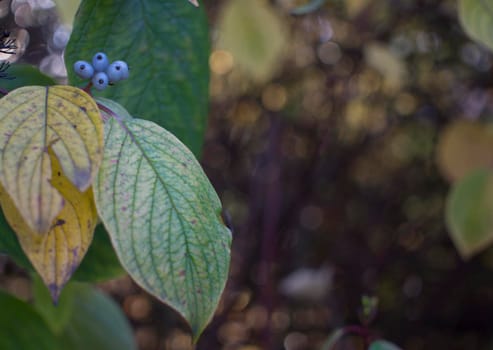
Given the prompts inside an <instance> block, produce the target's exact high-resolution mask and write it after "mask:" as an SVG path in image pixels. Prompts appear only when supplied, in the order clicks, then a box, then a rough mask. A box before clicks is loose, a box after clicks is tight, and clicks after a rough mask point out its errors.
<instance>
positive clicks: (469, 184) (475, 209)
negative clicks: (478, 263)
mask: <svg viewBox="0 0 493 350" xmlns="http://www.w3.org/2000/svg"><path fill="white" fill-rule="evenodd" d="M446 221H447V226H448V228H449V233H450V236H451V238H452V241H453V242H454V243H455V246H456V248H457V249H458V251H459V253H460V254H461V256H462V257H463V258H464V259H467V258H470V257H471V256H472V255H474V254H476V253H477V252H479V251H481V250H482V249H484V248H486V247H487V246H488V245H490V243H491V242H493V173H492V172H491V171H490V170H484V169H481V170H477V171H474V172H473V173H471V174H469V175H468V176H466V177H464V178H463V179H462V180H460V181H459V182H457V183H456V184H455V185H454V186H453V188H452V191H451V192H450V194H449V197H448V200H447V207H446Z"/></svg>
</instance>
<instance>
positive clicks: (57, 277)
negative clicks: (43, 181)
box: [0, 151, 98, 300]
mask: <svg viewBox="0 0 493 350" xmlns="http://www.w3.org/2000/svg"><path fill="white" fill-rule="evenodd" d="M49 153H50V155H51V157H50V158H51V164H52V168H53V178H52V180H51V182H52V185H53V186H54V187H55V188H56V189H57V190H59V191H60V193H61V195H62V196H63V197H64V198H65V206H64V207H63V209H62V211H61V212H60V213H59V214H58V215H57V216H56V218H55V219H54V220H53V222H52V224H51V226H50V230H49V231H48V233H45V234H39V233H37V232H34V231H33V230H32V229H31V228H30V227H29V226H28V225H27V223H26V222H25V221H24V220H23V218H22V216H21V215H20V213H19V211H18V210H17V209H16V207H15V205H14V203H13V202H12V199H11V198H10V197H9V195H8V194H7V193H6V192H5V191H4V189H3V188H1V191H0V204H1V205H2V209H3V212H4V214H5V217H6V219H7V221H8V222H9V224H10V226H12V228H13V229H14V231H15V232H16V233H17V237H18V238H19V242H20V243H21V246H22V249H23V250H24V252H25V253H26V255H27V257H28V258H29V260H30V261H31V263H32V264H33V266H34V268H35V269H36V271H38V273H39V275H40V276H41V278H42V279H43V281H44V283H45V284H46V286H47V287H48V289H49V290H50V293H51V296H52V298H53V300H57V299H58V296H59V294H60V291H61V289H62V287H63V286H64V284H65V283H66V282H67V281H68V280H69V279H70V276H72V274H73V273H74V271H75V269H76V268H77V267H78V266H79V264H80V262H81V261H82V258H83V257H84V255H85V254H86V252H87V249H88V247H89V245H90V244H91V241H92V237H93V233H94V228H95V227H96V224H97V221H98V216H97V213H96V207H95V205H94V199H93V195H92V190H91V189H88V190H87V191H86V192H84V193H81V192H79V190H78V189H77V188H76V187H75V186H74V185H73V184H72V183H71V182H70V181H69V180H68V179H67V177H66V176H65V175H64V174H63V172H62V169H61V168H60V164H59V163H58V161H57V160H56V158H55V156H54V155H53V154H52V152H51V151H50V152H49Z"/></svg>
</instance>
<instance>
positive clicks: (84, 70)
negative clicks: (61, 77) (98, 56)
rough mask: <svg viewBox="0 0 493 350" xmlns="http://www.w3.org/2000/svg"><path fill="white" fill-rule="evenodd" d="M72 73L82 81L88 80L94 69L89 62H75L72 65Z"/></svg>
mask: <svg viewBox="0 0 493 350" xmlns="http://www.w3.org/2000/svg"><path fill="white" fill-rule="evenodd" d="M74 71H75V74H77V75H78V76H79V77H81V78H82V79H89V78H91V77H92V76H93V74H94V68H93V67H92V65H91V64H90V63H89V62H86V61H77V62H75V63H74Z"/></svg>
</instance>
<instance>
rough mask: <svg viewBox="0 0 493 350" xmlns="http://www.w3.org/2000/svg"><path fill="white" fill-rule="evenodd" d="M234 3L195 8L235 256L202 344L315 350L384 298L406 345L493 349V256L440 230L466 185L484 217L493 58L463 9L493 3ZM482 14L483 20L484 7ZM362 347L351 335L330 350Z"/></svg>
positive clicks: (157, 328)
mask: <svg viewBox="0 0 493 350" xmlns="http://www.w3.org/2000/svg"><path fill="white" fill-rule="evenodd" d="M239 3H240V2H239V1H223V0H203V1H200V6H204V7H205V8H206V9H207V11H208V14H209V21H210V25H211V37H212V39H213V43H214V48H213V51H212V53H211V55H210V57H209V66H210V70H211V81H210V91H211V98H212V106H211V112H210V116H211V119H210V121H209V126H208V133H207V137H206V145H205V147H204V155H203V158H202V163H203V164H204V166H205V168H206V171H207V174H208V175H209V176H210V178H211V180H212V183H213V184H214V185H215V187H216V189H217V190H218V192H219V194H220V197H221V199H222V201H223V204H224V207H225V209H226V212H227V215H226V216H227V217H229V218H230V221H231V223H232V227H233V231H234V247H233V248H234V249H233V261H232V266H231V273H230V282H229V284H228V290H227V291H226V292H225V294H224V296H223V302H222V304H221V307H220V310H218V313H217V317H216V319H215V320H214V321H213V323H212V325H211V327H209V328H208V329H207V330H206V331H205V333H204V336H203V337H202V339H201V340H200V341H199V344H198V349H243V350H256V349H265V348H268V349H281V348H282V349H288V350H296V349H319V348H320V346H322V345H323V344H324V341H326V340H327V337H328V335H329V334H330V333H331V332H332V331H334V330H336V331H335V332H336V335H340V333H337V330H339V329H340V327H342V326H344V325H346V324H351V323H355V322H357V320H358V312H357V310H358V308H359V307H360V301H361V295H365V294H367V295H373V296H375V297H377V298H378V315H377V316H376V318H375V319H374V321H373V327H374V328H375V329H378V330H380V332H381V335H382V337H384V338H385V339H389V340H390V341H392V343H395V344H398V345H399V347H400V348H402V349H406V350H421V349H451V350H454V349H457V350H459V349H480V350H482V349H491V346H492V344H493V339H492V337H493V329H492V327H491V318H492V315H493V279H492V278H491V275H492V273H493V249H491V248H488V247H487V245H486V241H485V242H483V243H480V244H479V246H480V248H481V250H479V248H478V250H474V251H475V252H477V254H476V255H474V256H472V255H471V254H472V252H473V250H470V251H469V250H467V249H470V248H471V246H469V248H459V249H466V250H465V251H468V252H469V253H470V254H464V253H463V255H471V257H470V258H469V259H468V260H467V261H464V260H463V259H462V257H461V254H459V252H458V250H457V249H456V247H455V246H454V240H452V239H451V238H450V236H449V234H450V232H453V230H448V229H447V227H446V226H445V212H446V209H447V210H451V208H452V207H453V206H452V204H453V202H454V200H453V198H454V196H456V194H454V193H457V192H459V194H460V192H461V191H460V187H461V186H463V185H464V182H465V185H467V181H469V182H470V181H473V185H472V187H474V188H475V189H474V191H470V192H469V193H468V195H471V194H474V195H476V196H477V197H476V198H477V199H476V200H474V199H473V200H472V201H469V202H464V201H462V202H461V203H460V204H461V205H462V207H461V206H459V207H458V208H457V209H454V210H456V211H458V212H459V214H460V215H459V214H457V215H453V216H454V220H456V221H461V220H462V219H461V218H463V219H464V220H466V221H467V220H469V219H468V216H467V215H466V214H471V215H472V216H471V217H472V219H474V217H475V216H478V215H479V214H480V213H479V212H477V211H476V210H475V209H474V204H477V203H479V202H478V200H479V197H481V196H484V195H485V192H484V186H483V187H481V183H482V184H484V183H485V182H484V181H486V180H484V179H486V178H489V176H487V175H484V174H486V173H485V172H484V171H485V170H478V169H479V168H491V165H492V162H491V158H490V157H491V155H490V153H491V152H490V151H489V149H490V148H491V147H490V142H491V136H490V128H491V127H490V124H491V122H492V120H493V118H492V115H493V113H492V112H493V83H492V79H491V71H492V63H493V56H492V54H491V53H490V51H489V50H488V49H487V48H486V47H485V46H483V45H488V44H487V42H485V41H484V39H479V40H481V42H482V43H483V44H480V43H478V42H476V41H474V40H473V39H471V37H469V36H468V34H466V33H465V31H464V29H463V27H462V26H461V23H463V24H464V23H465V19H464V18H463V17H464V15H462V16H461V17H462V18H460V17H459V15H458V14H459V11H463V6H464V5H465V4H468V5H469V4H470V5H471V6H475V7H478V6H482V4H483V5H484V4H485V3H488V1H474V0H459V1H456V0H400V1H385V0H374V1H370V0H331V1H326V2H325V3H324V4H323V5H322V6H321V7H318V8H317V9H315V10H314V11H310V12H309V13H307V14H306V15H301V16H293V15H291V14H290V13H291V11H292V10H293V9H296V8H299V7H301V6H304V5H306V4H308V3H312V1H308V0H275V1H268V0H263V1H261V0H256V1H251V2H250V1H243V2H241V4H239ZM243 3H245V4H243ZM250 3H251V4H250ZM313 3H315V1H313ZM249 4H250V5H249ZM252 4H262V5H258V6H253V5H252ZM235 6H236V9H237V10H235V11H236V13H235V14H234V16H233V22H234V23H232V24H231V23H230V24H228V25H226V23H227V20H226V18H227V12H228V11H233V10H229V9H231V8H233V9H235ZM238 9H240V10H238ZM259 12H260V15H258V13H259ZM475 13H476V14H475V15H474V16H477V17H476V18H473V19H472V20H471V23H475V25H476V24H477V25H481V26H483V24H482V23H484V22H485V20H483V19H480V18H482V17H484V16H487V15H488V13H487V11H475ZM229 16H231V14H229ZM235 16H236V17H235ZM251 16H254V19H251V18H252V17H251ZM480 16H482V17H480ZM249 18H250V20H249ZM260 18H267V19H266V20H262V21H260V20H259V19H260ZM274 18H275V19H274ZM229 21H231V20H229ZM486 21H488V19H487V20H486ZM248 23H250V24H248ZM228 26H231V27H230V28H233V29H228ZM225 28H226V29H225ZM466 30H467V31H468V33H469V34H471V35H472V38H476V39H478V37H477V36H475V34H474V33H473V31H474V30H475V29H469V28H468V25H467V24H466ZM481 30H483V29H481ZM225 31H227V33H224V32H225ZM490 32H491V31H489V30H486V31H484V33H485V34H484V35H485V36H486V37H487V38H486V40H491V35H490ZM225 36H226V38H228V39H227V40H226V41H225ZM226 43H227V45H226ZM242 45H243V46H242ZM252 47H253V49H251V48H252ZM243 48H250V49H249V50H248V51H247V52H246V53H245V52H243ZM281 48H282V49H281ZM274 49H275V50H274ZM250 50H252V51H250ZM256 60H258V61H259V64H258V67H257V65H256V64H255V63H256V62H255V61H256ZM264 60H265V61H264ZM266 62H267V63H268V64H266ZM259 67H261V68H262V70H261V74H260V76H261V77H262V79H259V78H258V72H257V71H256V70H257V69H259ZM265 67H267V68H265ZM259 71H260V70H259ZM478 174H483V175H482V176H483V177H482V178H480V179H479V180H478V176H480V177H481V175H478ZM471 178H472V180H471ZM481 179H483V180H484V181H483V182H481V181H480V180H481ZM486 182H487V181H486ZM451 186H454V187H453V188H452V190H451ZM449 192H450V198H448V197H449ZM466 192H467V191H466ZM487 192H488V191H486V193H487ZM466 194H467V193H466ZM468 203H470V204H471V206H468V207H467V208H464V205H468ZM452 209H453V208H452ZM461 215H462V216H461ZM485 215H486V216H483V217H482V219H481V218H478V219H480V220H487V219H488V217H487V214H485ZM461 222H462V221H461ZM460 225H463V224H460ZM461 227H463V226H461ZM469 227H474V225H473V226H469ZM478 227H479V226H478ZM465 232H467V230H466V231H465ZM492 232H493V231H492ZM456 243H457V242H456ZM476 243H477V242H476ZM458 246H459V247H460V243H459V244H458ZM466 246H467V243H466V245H465V247H466ZM8 266H9V265H7V268H8ZM265 266H268V268H264V267H265ZM7 270H8V269H7ZM325 270H327V271H332V274H331V278H329V279H326V280H324V283H326V285H325V288H326V292H325V293H320V294H319V296H320V298H318V299H317V300H314V299H311V300H306V299H304V300H299V299H295V298H292V297H291V296H289V295H286V294H283V293H282V290H281V287H280V286H281V285H283V283H282V282H283V281H285V280H286V279H287V278H288V277H292V276H293V273H294V272H300V271H305V274H309V275H298V277H297V279H295V282H296V283H299V284H301V285H300V286H299V290H306V289H308V290H310V288H311V287H312V286H320V285H321V283H320V281H317V278H320V279H322V278H326V274H324V273H316V271H322V272H323V271H325ZM265 271H267V272H265ZM310 271H311V272H310ZM313 276H315V278H312V277H313ZM317 276H320V277H317ZM11 280H13V279H9V280H7V281H4V282H3V283H4V284H6V285H8V286H11V284H12V282H8V281H11ZM0 282H1V281H0ZM307 286H308V287H307ZM105 288H106V290H108V291H110V292H111V293H112V294H113V295H114V296H115V297H116V298H117V300H119V301H121V303H122V305H123V307H124V310H125V313H126V315H127V316H128V317H129V318H130V319H131V320H132V322H133V325H134V327H135V332H136V337H137V340H138V342H139V348H140V349H157V348H159V346H161V347H163V346H164V348H166V349H191V340H190V336H189V335H188V334H187V333H186V328H184V326H183V324H182V323H180V321H179V320H176V319H173V318H172V317H171V316H170V313H169V312H166V310H165V309H163V308H162V307H161V306H159V305H158V304H156V303H154V302H153V301H152V299H149V297H148V296H144V295H143V294H142V293H141V292H139V291H138V290H137V289H136V287H132V286H131V284H130V282H128V280H123V281H121V280H119V281H115V282H114V283H112V284H108V285H105ZM266 290H270V292H266ZM269 293H270V294H269ZM266 329H268V330H270V334H271V336H270V339H267V337H266V333H267V332H266ZM266 339H267V340H266ZM163 344H164V345H163ZM266 344H269V346H266ZM377 345H381V343H377ZM363 346H364V344H363V343H362V342H361V340H360V339H358V338H357V337H351V336H349V337H344V338H343V339H341V342H340V343H339V344H338V347H337V348H336V349H335V350H340V349H357V350H359V349H363Z"/></svg>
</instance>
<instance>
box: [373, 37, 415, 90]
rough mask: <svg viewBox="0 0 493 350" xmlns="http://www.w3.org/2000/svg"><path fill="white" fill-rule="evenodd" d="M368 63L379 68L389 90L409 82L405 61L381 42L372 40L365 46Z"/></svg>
mask: <svg viewBox="0 0 493 350" xmlns="http://www.w3.org/2000/svg"><path fill="white" fill-rule="evenodd" d="M364 54H365V60H366V63H367V64H368V65H369V66H370V67H373V68H374V69H375V70H377V71H378V72H379V73H380V74H382V76H383V77H384V79H385V87H386V88H387V89H388V90H389V91H398V90H399V89H400V87H401V86H402V85H404V84H405V83H406V82H407V78H408V72H407V68H406V65H405V63H404V62H403V61H402V60H401V59H400V58H399V57H398V56H397V55H395V54H394V53H393V52H392V51H390V49H389V48H388V47H387V46H385V45H383V44H380V43H377V42H371V43H368V44H367V45H365V48H364Z"/></svg>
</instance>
